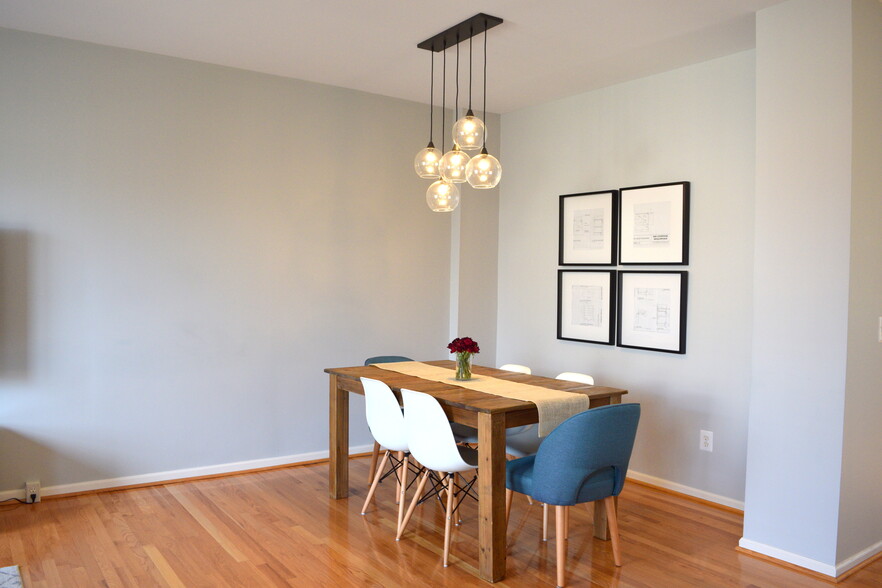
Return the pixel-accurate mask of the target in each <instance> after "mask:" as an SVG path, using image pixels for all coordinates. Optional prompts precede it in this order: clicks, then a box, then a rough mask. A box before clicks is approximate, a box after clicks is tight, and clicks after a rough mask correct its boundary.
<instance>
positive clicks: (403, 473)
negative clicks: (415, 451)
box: [395, 454, 408, 530]
mask: <svg viewBox="0 0 882 588" xmlns="http://www.w3.org/2000/svg"><path fill="white" fill-rule="evenodd" d="M407 458H408V455H407V454H404V461H402V462H401V484H399V486H401V490H400V493H399V494H398V524H397V525H395V528H396V530H397V529H400V528H401V521H403V520H404V494H405V492H406V491H407Z"/></svg>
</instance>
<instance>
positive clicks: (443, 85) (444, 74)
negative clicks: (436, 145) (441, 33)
mask: <svg viewBox="0 0 882 588" xmlns="http://www.w3.org/2000/svg"><path fill="white" fill-rule="evenodd" d="M442 51H443V52H444V59H443V60H442V63H443V68H442V72H441V153H444V135H445V134H446V133H445V132H444V128H445V127H444V125H445V123H446V121H447V118H446V115H447V101H446V100H447V48H446V47H445V48H444V49H443V50H442Z"/></svg>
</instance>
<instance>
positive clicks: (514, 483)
mask: <svg viewBox="0 0 882 588" xmlns="http://www.w3.org/2000/svg"><path fill="white" fill-rule="evenodd" d="M639 420H640V405H639V404H613V405H610V406H602V407H599V408H593V409H591V410H586V411H585V412H582V413H579V414H577V415H575V416H573V417H570V418H569V419H567V420H566V421H564V422H563V423H561V424H560V425H558V427H557V428H556V429H554V430H553V431H552V432H551V434H550V435H548V437H546V438H545V440H544V442H543V443H542V445H541V446H540V447H539V451H538V452H537V453H536V455H531V456H528V457H522V458H520V459H516V460H513V461H510V462H508V464H507V465H506V471H505V486H506V496H505V498H506V519H507V518H508V515H509V513H510V512H511V497H512V493H513V492H520V493H521V494H526V495H528V496H532V497H533V499H534V500H538V501H539V502H543V503H545V504H552V505H554V506H555V519H556V521H555V523H556V525H555V526H556V541H557V545H556V547H557V585H558V586H563V585H564V577H565V562H566V540H565V538H566V536H567V530H566V520H567V508H568V507H569V506H572V505H574V504H580V503H583V502H594V501H596V500H603V501H604V506H605V508H606V513H607V518H608V519H609V531H610V538H611V539H612V549H613V559H614V561H615V564H616V565H617V566H620V565H622V563H621V557H620V554H619V526H618V522H617V519H616V507H615V502H614V500H613V497H615V496H618V495H619V493H620V492H621V491H622V486H624V484H625V474H626V473H627V472H628V462H629V461H630V459H631V450H632V449H633V448H634V437H635V436H636V434H637V422H638V421H639Z"/></svg>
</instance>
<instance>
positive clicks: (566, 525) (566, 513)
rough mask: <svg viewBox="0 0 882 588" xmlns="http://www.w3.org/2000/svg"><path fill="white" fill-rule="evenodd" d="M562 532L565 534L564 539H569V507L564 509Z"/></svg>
mask: <svg viewBox="0 0 882 588" xmlns="http://www.w3.org/2000/svg"><path fill="white" fill-rule="evenodd" d="M564 530H565V531H566V532H567V533H566V535H564V539H569V538H570V509H569V507H567V508H565V509H564Z"/></svg>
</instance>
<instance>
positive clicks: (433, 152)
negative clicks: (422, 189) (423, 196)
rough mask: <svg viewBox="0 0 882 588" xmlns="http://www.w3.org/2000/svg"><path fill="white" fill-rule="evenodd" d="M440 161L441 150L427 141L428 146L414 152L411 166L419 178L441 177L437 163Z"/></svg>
mask: <svg viewBox="0 0 882 588" xmlns="http://www.w3.org/2000/svg"><path fill="white" fill-rule="evenodd" d="M440 163H441V151H439V150H438V149H435V146H434V145H433V144H432V142H431V141H429V144H428V146H426V148H425V149H422V150H421V151H420V152H419V153H417V154H416V157H415V158H414V160H413V168H414V170H416V173H417V175H418V176H419V177H421V178H426V179H430V180H433V179H438V178H440V177H441V171H440V169H439V165H440Z"/></svg>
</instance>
